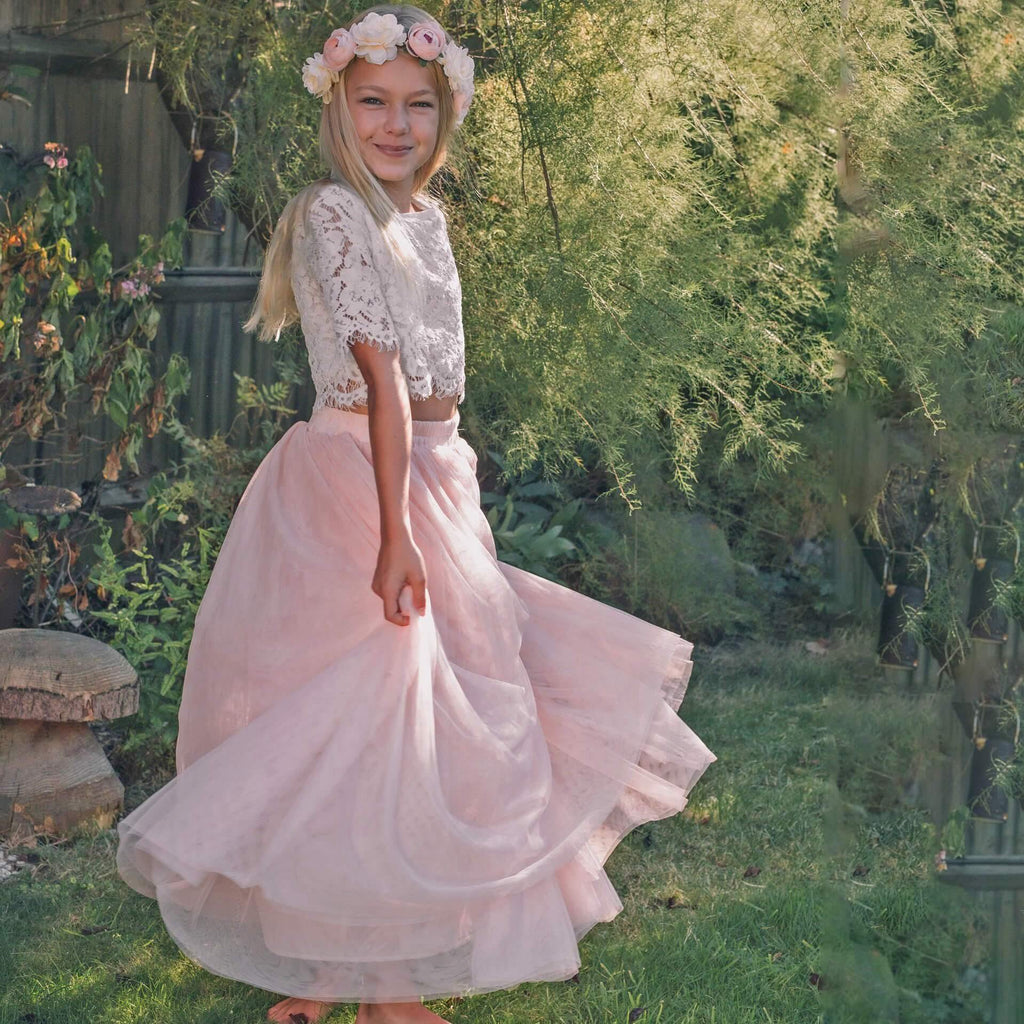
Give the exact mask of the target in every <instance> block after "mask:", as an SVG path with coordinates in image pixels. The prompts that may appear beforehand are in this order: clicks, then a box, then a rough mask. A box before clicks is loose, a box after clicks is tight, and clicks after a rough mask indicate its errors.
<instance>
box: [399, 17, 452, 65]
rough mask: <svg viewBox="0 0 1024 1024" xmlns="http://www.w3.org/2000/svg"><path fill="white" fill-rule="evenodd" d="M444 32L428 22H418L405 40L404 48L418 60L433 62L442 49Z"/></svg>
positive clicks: (439, 27) (438, 26)
mask: <svg viewBox="0 0 1024 1024" xmlns="http://www.w3.org/2000/svg"><path fill="white" fill-rule="evenodd" d="M444 43H445V36H444V30H443V29H442V28H441V26H440V25H437V24H434V23H432V22H429V21H418V22H416V24H415V25H413V27H412V28H411V29H409V35H408V37H407V38H406V40H405V48H406V49H407V50H408V51H409V52H410V53H411V54H412V55H413V56H414V57H419V59H420V60H433V59H434V58H435V57H436V56H437V55H438V54H439V53H440V52H441V51H442V50H443V49H444Z"/></svg>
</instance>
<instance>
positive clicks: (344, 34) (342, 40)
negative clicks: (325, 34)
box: [323, 28, 356, 71]
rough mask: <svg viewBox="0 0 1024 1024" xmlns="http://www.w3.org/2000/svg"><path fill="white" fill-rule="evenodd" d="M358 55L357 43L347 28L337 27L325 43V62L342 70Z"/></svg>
mask: <svg viewBox="0 0 1024 1024" xmlns="http://www.w3.org/2000/svg"><path fill="white" fill-rule="evenodd" d="M355 55H356V43H355V40H354V39H353V38H352V36H351V35H350V33H349V31H348V29H347V28H336V29H335V30H334V31H333V32H332V33H331V35H330V38H329V39H328V40H327V42H326V43H324V55H323V58H324V64H325V65H327V67H328V68H329V69H330V70H331V71H340V70H341V69H342V68H343V67H345V66H346V65H347V64H348V62H349V61H350V60H351V59H352V58H353V57H354V56H355Z"/></svg>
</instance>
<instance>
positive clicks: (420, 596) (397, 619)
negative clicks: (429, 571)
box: [384, 580, 427, 626]
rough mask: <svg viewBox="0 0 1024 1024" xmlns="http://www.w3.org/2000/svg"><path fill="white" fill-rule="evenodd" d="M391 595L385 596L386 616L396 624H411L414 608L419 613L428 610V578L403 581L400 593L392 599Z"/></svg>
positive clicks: (424, 612) (422, 613) (423, 613)
mask: <svg viewBox="0 0 1024 1024" xmlns="http://www.w3.org/2000/svg"><path fill="white" fill-rule="evenodd" d="M392 593H393V592H392ZM389 597H390V595H388V596H386V597H385V598H384V618H385V619H387V620H388V622H393V623H394V624H395V625H396V626H407V625H409V622H410V621H411V620H412V613H413V609H415V610H416V612H417V613H418V614H419V615H425V614H426V612H427V582H426V580H417V581H414V582H412V583H403V584H402V586H401V588H400V589H399V591H398V593H397V594H396V595H394V597H393V598H391V599H390V600H389Z"/></svg>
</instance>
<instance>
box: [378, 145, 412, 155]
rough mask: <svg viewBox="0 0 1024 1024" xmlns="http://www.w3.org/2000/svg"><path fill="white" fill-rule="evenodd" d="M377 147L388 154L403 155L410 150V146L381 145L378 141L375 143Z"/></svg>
mask: <svg viewBox="0 0 1024 1024" xmlns="http://www.w3.org/2000/svg"><path fill="white" fill-rule="evenodd" d="M376 146H377V148H378V149H379V150H380V151H381V152H382V153H386V154H387V155H388V156H404V155H405V154H406V153H409V152H411V151H412V146H382V145H381V144H380V143H379V142H378V143H376Z"/></svg>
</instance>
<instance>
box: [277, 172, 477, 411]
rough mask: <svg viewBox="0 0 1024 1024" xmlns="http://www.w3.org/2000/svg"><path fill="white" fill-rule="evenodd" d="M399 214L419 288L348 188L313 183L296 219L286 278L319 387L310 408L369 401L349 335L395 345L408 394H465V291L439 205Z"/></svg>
mask: <svg viewBox="0 0 1024 1024" xmlns="http://www.w3.org/2000/svg"><path fill="white" fill-rule="evenodd" d="M397 216H398V217H400V218H401V221H402V226H403V227H404V229H405V231H406V234H407V235H408V238H409V241H410V243H411V245H412V248H413V250H414V251H415V254H416V256H417V257H418V260H417V261H414V263H413V266H412V268H411V277H412V280H413V282H414V283H415V284H416V285H418V288H414V287H411V286H410V281H409V280H408V279H407V278H406V277H405V275H404V274H403V271H402V268H401V267H400V266H398V265H397V263H396V262H395V258H394V257H393V256H392V254H391V250H390V249H389V247H388V244H387V241H386V240H385V238H384V236H383V234H382V233H381V231H380V229H379V228H378V227H377V224H376V222H375V221H374V219H373V216H372V215H371V213H370V211H369V209H368V208H367V206H366V204H365V203H364V202H363V200H362V199H361V198H360V197H359V196H358V195H357V194H356V193H355V192H353V191H352V190H351V189H349V188H347V187H346V186H344V185H341V184H339V183H337V182H334V181H331V182H329V183H326V184H323V185H321V186H319V187H318V189H317V192H316V194H315V195H314V196H313V198H312V200H311V201H310V202H309V205H308V208H307V214H306V216H305V218H302V217H299V218H297V221H296V224H295V229H294V231H295V234H294V241H293V248H292V263H291V283H292V291H293V292H294V294H295V304H296V306H297V307H298V310H299V316H300V319H301V322H302V333H303V335H304V337H305V339H306V351H307V353H308V355H309V368H310V373H311V374H312V377H313V384H314V386H315V388H316V400H315V401H314V403H313V411H314V412H315V411H316V410H317V409H319V408H322V407H324V406H329V407H333V408H337V409H346V408H351V407H352V406H353V405H363V404H365V403H366V397H367V396H366V382H365V381H364V380H363V376H362V374H361V373H360V370H359V366H358V364H357V363H356V361H355V357H354V356H353V355H352V350H351V348H350V347H349V346H350V344H351V343H352V342H353V341H364V342H367V343H369V344H373V345H375V346H377V347H378V348H381V349H393V348H397V349H398V350H399V360H400V363H401V366H402V372H403V374H404V375H405V379H406V382H407V384H408V387H409V395H410V397H412V398H426V397H427V396H429V395H430V394H435V395H440V396H451V395H458V399H459V401H460V402H461V401H462V399H463V398H464V396H465V386H466V370H465V340H464V337H463V333H462V288H461V286H460V284H459V275H458V271H457V270H456V267H455V259H454V257H453V256H452V250H451V244H450V243H449V241H448V229H447V224H446V221H445V216H444V212H443V211H442V210H441V209H440V207H437V206H427V207H426V208H425V209H422V210H414V211H412V212H411V213H399V214H397ZM417 292H418V294H417Z"/></svg>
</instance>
